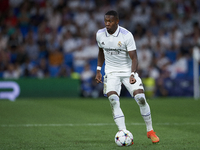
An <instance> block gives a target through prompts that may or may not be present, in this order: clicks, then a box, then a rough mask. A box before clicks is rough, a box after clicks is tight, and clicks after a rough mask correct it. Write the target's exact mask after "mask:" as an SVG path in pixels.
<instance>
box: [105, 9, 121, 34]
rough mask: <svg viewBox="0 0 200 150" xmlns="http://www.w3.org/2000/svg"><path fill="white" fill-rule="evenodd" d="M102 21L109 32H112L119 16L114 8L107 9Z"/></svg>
mask: <svg viewBox="0 0 200 150" xmlns="http://www.w3.org/2000/svg"><path fill="white" fill-rule="evenodd" d="M104 23H105V26H106V29H107V31H108V33H109V34H113V33H114V32H115V31H116V30H117V27H118V23H119V17H118V13H117V12H116V11H114V10H110V11H108V12H107V13H106V14H105V16H104Z"/></svg>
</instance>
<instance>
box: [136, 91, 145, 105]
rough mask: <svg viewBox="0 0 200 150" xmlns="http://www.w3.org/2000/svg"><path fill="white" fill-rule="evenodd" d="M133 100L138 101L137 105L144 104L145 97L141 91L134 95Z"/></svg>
mask: <svg viewBox="0 0 200 150" xmlns="http://www.w3.org/2000/svg"><path fill="white" fill-rule="evenodd" d="M135 101H136V102H137V103H138V105H139V106H145V105H146V99H145V95H144V94H143V93H142V94H137V95H135Z"/></svg>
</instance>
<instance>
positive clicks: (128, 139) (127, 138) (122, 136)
mask: <svg viewBox="0 0 200 150" xmlns="http://www.w3.org/2000/svg"><path fill="white" fill-rule="evenodd" d="M115 143H116V144H117V145H118V146H130V145H133V135H132V133H131V132H130V131H128V130H120V131H118V132H117V133H116V135H115Z"/></svg>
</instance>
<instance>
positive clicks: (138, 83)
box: [122, 75, 144, 97]
mask: <svg viewBox="0 0 200 150" xmlns="http://www.w3.org/2000/svg"><path fill="white" fill-rule="evenodd" d="M135 79H136V82H135V83H134V84H130V82H129V80H130V79H129V77H125V78H123V79H122V83H123V84H124V86H125V87H126V89H127V90H128V91H129V93H130V94H131V96H132V97H133V92H134V91H135V90H138V89H143V90H144V87H143V84H142V80H141V78H140V77H139V76H138V75H137V76H135Z"/></svg>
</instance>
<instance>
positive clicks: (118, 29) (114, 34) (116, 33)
mask: <svg viewBox="0 0 200 150" xmlns="http://www.w3.org/2000/svg"><path fill="white" fill-rule="evenodd" d="M119 32H120V28H119V25H118V27H117V30H116V31H115V33H113V34H109V33H108V31H107V30H106V36H107V37H109V36H115V37H117V36H118V35H119Z"/></svg>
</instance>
